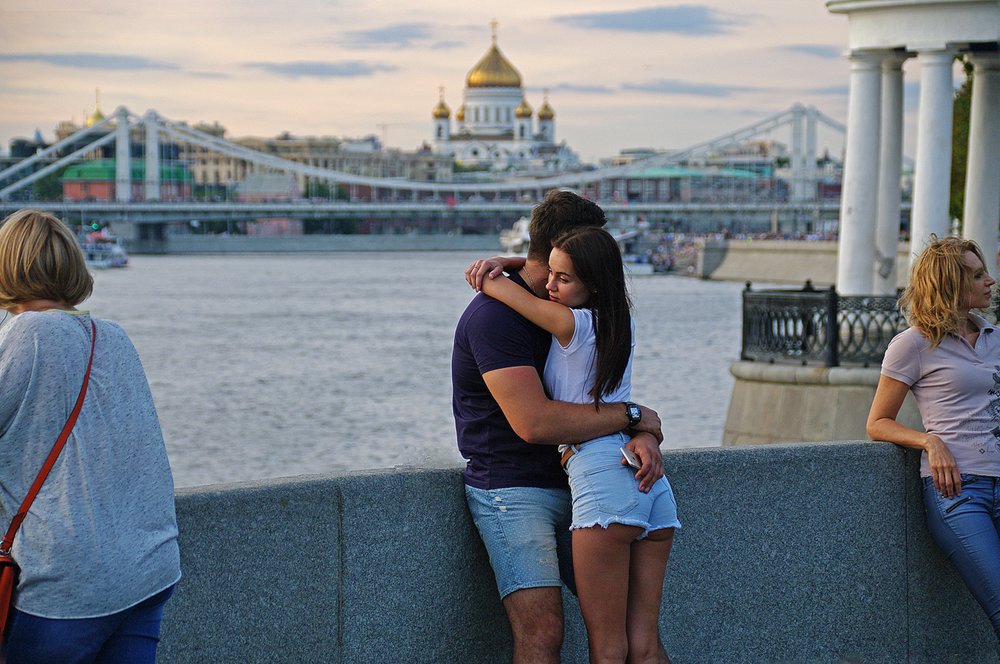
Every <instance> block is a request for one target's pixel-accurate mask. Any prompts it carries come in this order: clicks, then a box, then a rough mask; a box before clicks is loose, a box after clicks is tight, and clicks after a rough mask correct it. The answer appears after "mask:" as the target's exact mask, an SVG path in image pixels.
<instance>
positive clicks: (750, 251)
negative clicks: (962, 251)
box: [695, 240, 910, 288]
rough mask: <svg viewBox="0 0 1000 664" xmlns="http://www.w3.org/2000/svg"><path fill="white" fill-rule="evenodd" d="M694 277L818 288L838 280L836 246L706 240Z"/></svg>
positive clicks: (905, 273)
mask: <svg viewBox="0 0 1000 664" xmlns="http://www.w3.org/2000/svg"><path fill="white" fill-rule="evenodd" d="M909 251H910V245H909V243H908V242H907V243H900V245H899V251H898V253H897V255H896V265H897V266H898V267H897V270H896V277H897V278H896V282H897V286H898V287H899V288H902V287H904V286H905V285H906V282H907V280H908V278H909V265H910V258H909ZM695 275H696V276H699V277H702V278H705V279H718V280H721V281H752V282H765V283H777V284H795V285H798V286H801V285H802V284H803V283H804V282H805V281H806V279H810V280H812V282H813V284H815V285H816V286H830V285H832V284H834V283H836V280H837V243H836V242H835V241H830V242H827V241H822V240H808V241H806V240H705V241H704V243H703V244H702V246H700V247H699V248H698V261H697V265H696V266H695Z"/></svg>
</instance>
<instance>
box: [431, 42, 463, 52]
mask: <svg viewBox="0 0 1000 664" xmlns="http://www.w3.org/2000/svg"><path fill="white" fill-rule="evenodd" d="M460 46H465V42H460V41H439V42H434V43H433V44H431V45H430V47H431V48H432V49H433V50H435V51H440V50H443V49H447V48H459V47H460Z"/></svg>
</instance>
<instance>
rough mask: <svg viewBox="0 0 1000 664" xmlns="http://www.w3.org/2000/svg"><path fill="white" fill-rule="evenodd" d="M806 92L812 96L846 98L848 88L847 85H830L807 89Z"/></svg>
mask: <svg viewBox="0 0 1000 664" xmlns="http://www.w3.org/2000/svg"><path fill="white" fill-rule="evenodd" d="M804 92H806V93H807V94H812V95H830V96H833V97H846V96H847V92H848V87H847V86H846V85H829V86H826V87H822V88H806V89H805V90H804Z"/></svg>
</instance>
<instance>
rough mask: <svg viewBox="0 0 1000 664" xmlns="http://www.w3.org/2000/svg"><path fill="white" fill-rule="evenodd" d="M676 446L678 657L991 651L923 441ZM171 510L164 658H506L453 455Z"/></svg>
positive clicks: (191, 500) (258, 486) (673, 645)
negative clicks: (951, 547)
mask: <svg viewBox="0 0 1000 664" xmlns="http://www.w3.org/2000/svg"><path fill="white" fill-rule="evenodd" d="M276 444H280V442H276ZM664 456H665V461H666V467H667V469H668V472H669V477H670V480H671V483H672V484H673V486H674V491H675V494H676V496H677V500H678V505H679V509H680V516H681V520H682V522H683V524H684V527H683V529H682V530H681V531H680V532H679V533H678V534H677V536H676V539H675V545H674V553H673V555H672V557H671V561H670V566H669V573H668V577H667V583H666V590H665V609H664V612H663V615H662V619H661V622H660V631H661V634H662V636H663V639H664V642H665V643H666V644H667V647H668V649H669V651H670V654H671V657H672V658H673V661H674V662H675V663H676V664H693V663H696V662H697V663H703V662H726V663H733V664H739V663H741V662H777V661H783V662H830V663H831V664H832V663H834V662H842V661H845V660H847V661H864V662H902V661H911V662H948V661H954V662H973V661H974V662H991V661H996V659H995V654H994V653H995V651H994V643H995V639H994V637H993V633H992V629H991V628H990V626H989V623H988V621H987V620H986V619H985V617H984V616H983V615H982V612H981V611H980V609H979V607H978V606H977V605H976V604H975V603H974V601H973V600H972V598H971V596H970V595H969V594H968V592H967V591H966V589H965V587H964V586H963V585H962V583H961V581H960V580H959V579H958V577H957V575H956V574H955V573H954V571H953V570H952V568H951V566H950V565H949V564H948V563H947V561H946V560H945V558H944V556H943V555H941V554H940V552H938V551H937V549H936V548H935V547H934V546H933V544H931V543H930V541H929V539H928V536H927V533H926V529H925V527H924V525H923V518H922V514H923V509H922V506H921V504H920V495H919V484H918V481H917V466H916V460H917V457H916V455H915V454H909V453H906V452H904V451H903V450H901V449H899V448H897V447H895V446H893V445H889V444H886V443H870V442H837V443H815V444H804V445H768V446H764V447H738V448H726V449H719V448H710V449H709V448H706V449H689V450H672V451H667V452H666V453H665V455H664ZM177 509H178V519H179V525H180V539H181V557H182V565H183V569H184V578H183V579H182V581H181V583H180V585H179V586H178V589H177V592H176V594H175V595H174V599H173V600H172V601H171V602H170V603H169V604H168V605H167V610H166V614H165V617H164V624H163V638H162V646H161V653H160V659H159V661H160V662H161V664H172V663H174V662H213V664H215V663H218V664H226V663H229V662H232V663H234V664H236V663H240V664H245V663H255V662H262V663H263V662H268V663H271V662H289V663H296V664H298V663H303V662H324V663H327V662H329V663H332V664H345V663H351V664H365V663H369V662H370V663H372V664H375V663H376V662H378V663H381V662H393V663H394V664H408V663H411V662H412V663H414V664H416V663H428V662H430V663H436V662H440V663H442V664H450V663H452V662H476V663H477V664H494V663H496V664H501V663H502V664H507V662H509V661H510V657H511V643H510V632H509V628H508V626H507V620H506V618H505V615H504V611H503V607H502V605H501V603H500V600H499V598H498V596H497V591H496V586H495V584H494V580H493V575H492V572H491V569H490V566H489V562H488V560H487V558H486V554H485V551H484V550H483V547H482V544H481V543H480V541H479V538H478V535H477V533H476V531H475V528H474V526H473V524H472V520H471V518H470V517H469V514H468V510H467V507H466V505H465V497H464V491H463V484H462V476H461V469H460V468H458V467H452V468H436V469H435V468H432V469H407V468H397V469H395V470H389V471H378V472H367V473H360V474H350V475H337V476H313V477H306V478H292V479H289V480H268V481H264V482H259V483H245V484H236V485H227V486H208V487H200V488H195V489H185V490H183V491H179V492H178V495H177ZM565 597H566V599H565V612H566V618H567V625H566V641H565V645H564V647H563V658H562V661H563V662H564V663H565V664H577V663H579V662H583V661H586V659H587V657H586V647H587V646H586V635H585V630H584V629H583V625H582V621H581V619H580V615H579V607H578V606H577V604H576V601H575V599H573V598H572V597H570V596H569V595H568V593H566V594H565ZM939 597H947V598H948V601H947V602H940V601H936V600H935V599H934V598H939Z"/></svg>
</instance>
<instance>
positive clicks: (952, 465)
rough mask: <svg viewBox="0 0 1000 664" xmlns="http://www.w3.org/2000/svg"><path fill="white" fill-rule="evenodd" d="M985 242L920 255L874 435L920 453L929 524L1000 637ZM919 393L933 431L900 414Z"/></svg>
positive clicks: (995, 377) (996, 386) (998, 353)
mask: <svg viewBox="0 0 1000 664" xmlns="http://www.w3.org/2000/svg"><path fill="white" fill-rule="evenodd" d="M995 283H996V281H995V280H994V279H993V277H991V276H990V274H989V272H988V270H987V268H986V261H985V260H984V259H983V253H982V251H981V250H980V248H979V247H978V246H977V245H976V244H975V243H974V242H971V241H969V240H963V239H960V238H957V237H945V238H940V239H938V238H937V237H935V236H933V235H932V236H931V239H930V244H929V245H928V246H927V248H926V249H924V251H923V252H922V253H921V254H920V256H918V257H917V258H916V260H915V261H914V263H913V268H912V271H911V275H910V285H909V286H907V288H906V290H905V291H904V292H903V296H902V297H901V298H900V301H899V304H900V307H901V308H902V309H903V311H904V312H905V313H906V316H907V319H908V320H909V323H910V326H911V327H910V328H909V329H908V330H905V331H904V332H901V333H900V334H898V335H896V337H895V338H893V340H892V341H891V342H890V343H889V347H888V349H887V350H886V352H885V359H884V360H883V361H882V376H881V378H880V380H879V384H878V388H877V389H876V392H875V400H874V402H873V403H872V408H871V412H870V413H869V415H868V435H869V436H870V437H871V438H872V439H873V440H886V441H889V442H892V443H896V444H897V445H901V446H903V447H910V448H916V449H919V450H921V455H920V476H921V482H922V483H923V495H924V508H925V512H926V517H927V527H928V529H929V530H930V533H931V536H932V537H933V539H934V541H935V542H936V543H937V545H938V546H939V547H940V548H941V550H942V551H944V553H945V554H946V555H947V556H948V558H949V559H950V560H951V562H952V563H953V564H954V565H955V569H957V570H958V573H959V575H960V576H961V577H962V580H963V581H964V582H965V585H966V586H968V588H969V590H970V591H971V592H972V595H973V596H974V597H975V598H976V601H978V602H979V604H980V606H982V608H983V610H984V611H985V612H986V615H987V617H988V618H989V619H990V622H991V623H992V624H993V629H994V631H995V632H996V633H997V636H998V637H1000V328H997V327H996V326H995V325H992V324H990V323H989V322H988V321H987V320H986V319H985V318H983V317H982V316H980V315H978V314H976V313H974V310H977V309H986V308H988V307H989V306H990V305H991V303H992V295H993V286H994V284H995ZM907 392H912V393H913V396H914V398H915V399H916V402H917V407H918V409H919V410H920V416H921V418H922V420H923V425H924V429H925V430H926V433H924V432H919V431H915V430H913V429H910V428H908V427H905V426H903V425H902V424H900V423H899V422H897V421H896V416H897V415H898V413H899V409H900V407H901V406H902V404H903V400H904V399H905V398H906V393H907Z"/></svg>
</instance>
